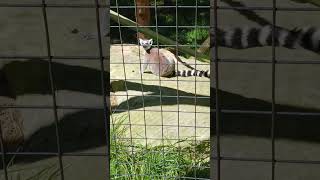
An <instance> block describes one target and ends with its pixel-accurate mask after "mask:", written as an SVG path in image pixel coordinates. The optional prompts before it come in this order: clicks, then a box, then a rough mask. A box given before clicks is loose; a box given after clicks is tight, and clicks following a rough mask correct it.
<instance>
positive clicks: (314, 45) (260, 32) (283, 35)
mask: <svg viewBox="0 0 320 180" xmlns="http://www.w3.org/2000/svg"><path fill="white" fill-rule="evenodd" d="M272 32H273V31H272V26H270V25H267V26H263V27H246V26H244V27H235V28H225V29H221V28H219V29H218V31H217V37H214V32H213V31H211V33H212V35H213V37H214V39H213V40H212V41H211V43H210V47H213V46H215V43H217V44H218V46H222V47H229V48H233V49H246V48H252V47H261V46H272ZM274 40H275V41H274V45H275V46H282V47H286V48H289V49H295V48H297V47H298V46H301V47H303V48H305V49H308V50H311V51H314V52H317V53H319V52H320V29H319V28H315V27H304V28H294V29H292V30H287V29H284V28H281V27H275V29H274Z"/></svg>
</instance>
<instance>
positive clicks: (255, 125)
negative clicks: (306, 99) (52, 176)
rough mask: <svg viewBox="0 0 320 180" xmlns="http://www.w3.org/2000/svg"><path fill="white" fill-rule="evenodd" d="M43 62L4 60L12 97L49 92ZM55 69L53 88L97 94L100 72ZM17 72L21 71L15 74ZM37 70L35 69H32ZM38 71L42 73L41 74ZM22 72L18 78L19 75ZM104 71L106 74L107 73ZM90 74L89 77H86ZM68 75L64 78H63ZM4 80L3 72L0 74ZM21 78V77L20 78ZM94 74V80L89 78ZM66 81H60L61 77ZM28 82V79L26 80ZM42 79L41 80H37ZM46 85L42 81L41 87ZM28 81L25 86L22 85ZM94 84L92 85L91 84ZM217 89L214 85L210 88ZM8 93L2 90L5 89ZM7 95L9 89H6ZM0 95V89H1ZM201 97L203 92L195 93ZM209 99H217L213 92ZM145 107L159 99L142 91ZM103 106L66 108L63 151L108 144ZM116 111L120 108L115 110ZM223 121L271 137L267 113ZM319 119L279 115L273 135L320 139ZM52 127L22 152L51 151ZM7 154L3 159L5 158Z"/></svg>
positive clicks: (229, 97) (233, 103)
mask: <svg viewBox="0 0 320 180" xmlns="http://www.w3.org/2000/svg"><path fill="white" fill-rule="evenodd" d="M27 66H29V67H30V68H32V69H33V70H35V71H32V73H31V71H30V72H26V71H19V69H20V70H21V68H23V67H24V69H26V67H27ZM46 67H47V61H42V60H31V61H27V62H14V63H13V64H8V65H7V66H5V67H4V69H3V71H2V73H4V74H5V76H6V78H7V79H8V81H9V85H10V89H11V90H14V91H13V92H14V95H13V96H14V97H17V96H19V95H23V94H31V93H33V94H34V93H39V94H43V93H44V94H50V90H49V89H50V88H49V87H50V85H49V84H48V81H47V79H46V78H48V73H47V72H48V71H47V70H48V69H47V68H46ZM54 68H55V71H56V72H59V73H58V75H59V76H60V77H58V78H61V82H60V83H57V89H68V90H72V91H74V92H75V93H76V92H83V93H89V94H101V91H99V90H97V89H99V88H97V87H96V88H94V86H96V85H97V84H100V82H101V81H100V79H98V78H97V77H99V76H97V75H100V71H98V70H95V69H91V68H86V67H80V66H69V65H65V64H58V63H56V64H54ZM15 72H19V74H17V73H15ZM33 73H35V74H33ZM39 73H40V74H41V76H39ZM17 75H19V76H22V77H23V78H21V77H18V76H17ZM106 75H107V73H106ZM90 76H91V77H92V78H88V77H90ZM66 77H68V78H66ZM69 77H73V78H78V79H80V80H81V81H72V79H71V80H70V81H68V80H69ZM2 79H3V77H2ZM20 79H23V80H24V81H22V80H20ZM93 79H96V82H92V80H93ZM62 80H64V81H62ZM28 82H32V83H28ZM37 82H38V83H40V84H37ZM113 83H116V84H117V85H116V84H112V90H113V91H115V92H116V91H126V90H127V89H126V88H125V87H124V86H123V84H124V81H117V82H113ZM126 83H127V88H128V90H136V91H141V86H142V85H141V84H139V83H134V82H129V81H127V82H126ZM43 84H46V86H39V85H43ZM25 85H28V86H27V87H24V86H25ZM30 85H34V86H38V87H37V88H32V87H30ZM90 85H92V86H90ZM143 88H144V91H148V92H151V94H158V92H159V87H158V86H153V85H143ZM162 91H163V92H165V93H166V94H168V95H170V94H172V95H174V94H176V93H177V90H176V89H173V88H168V87H163V88H162ZM214 91H215V89H212V92H214ZM5 92H6V91H5ZM178 93H179V95H181V96H194V94H193V93H189V92H185V91H181V90H179V91H178ZM219 93H220V94H221V99H220V100H221V102H223V103H222V107H221V108H222V109H225V108H228V109H234V110H239V109H241V110H257V111H258V110H261V111H269V110H270V107H271V104H270V103H269V102H266V101H262V100H259V99H250V98H245V97H243V96H240V95H237V94H233V93H229V92H225V91H219ZM6 94H7V93H6ZM2 95H3V94H2ZM198 97H204V96H198ZM212 99H215V97H214V94H213V97H212ZM141 100H142V97H139V96H136V97H133V98H130V99H129V100H128V103H129V106H130V110H133V109H138V108H141V107H142V104H141V103H137V102H139V101H140V102H141ZM144 100H145V103H144V106H146V107H148V106H158V105H159V103H160V101H158V100H155V99H154V97H150V96H145V97H144ZM176 103H177V101H176V98H171V99H163V101H162V104H163V105H175V104H176ZM179 103H180V104H190V105H193V104H194V99H184V100H180V101H179ZM197 105H199V106H207V107H209V106H210V100H209V99H201V98H200V99H199V100H198V102H197ZM126 107H127V102H122V103H121V104H119V106H118V108H120V109H121V108H123V109H126ZM277 110H278V111H288V112H290V111H298V112H308V111H313V112H314V111H315V110H312V109H303V108H297V107H293V106H283V105H277ZM103 113H104V111H103V109H87V110H79V111H78V112H74V113H70V114H68V115H65V116H64V117H62V118H61V121H60V133H61V138H62V141H61V147H62V150H63V152H75V151H81V150H87V149H92V148H96V147H102V146H105V145H106V136H105V129H104V127H105V125H104V120H103ZM115 113H118V112H115ZM221 118H222V121H221V122H222V123H221V128H222V133H223V134H235V135H240V136H242V135H243V136H254V137H265V138H269V137H270V127H271V114H268V113H266V114H252V113H251V114H249V113H239V112H238V113H235V112H223V113H222V114H221ZM318 127H320V121H319V118H318V116H310V115H300V116H296V115H290V114H288V115H279V116H277V121H276V136H277V138H288V139H294V140H301V141H314V142H318V141H320V131H319V128H318ZM50 132H55V126H54V124H50V125H47V126H46V127H43V128H41V129H39V130H38V131H37V132H36V133H35V134H33V135H32V136H31V138H30V139H27V140H25V142H24V145H23V151H25V152H28V151H33V152H52V151H54V152H55V151H56V149H57V144H56V143H57V142H56V136H55V134H54V133H50ZM8 151H9V152H12V151H15V149H8ZM44 158H46V156H32V158H28V157H27V156H26V157H25V158H23V159H18V160H17V161H16V162H17V163H18V162H32V161H36V160H40V159H44ZM9 159H10V158H7V160H9Z"/></svg>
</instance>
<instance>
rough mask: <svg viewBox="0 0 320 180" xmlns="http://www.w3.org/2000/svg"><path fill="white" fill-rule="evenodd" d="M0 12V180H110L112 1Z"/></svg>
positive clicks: (10, 5) (17, 5)
mask: <svg viewBox="0 0 320 180" xmlns="http://www.w3.org/2000/svg"><path fill="white" fill-rule="evenodd" d="M0 9H1V20H0V21H1V26H2V27H3V29H2V30H1V32H2V33H1V34H2V36H1V39H2V40H1V41H2V42H1V60H0V68H1V69H0V79H1V82H0V83H1V87H0V92H1V96H0V98H1V100H0V120H1V138H0V140H1V154H2V156H1V160H2V161H1V162H2V164H1V169H2V170H1V175H0V179H4V180H8V179H107V178H108V176H107V174H109V173H108V172H109V167H108V166H109V165H108V162H109V161H107V159H108V156H109V153H108V149H109V147H108V145H109V137H108V136H109V135H108V134H109V113H108V108H107V107H108V106H107V102H108V101H109V98H108V96H107V94H109V83H106V82H109V75H108V72H109V65H108V64H109V63H108V60H109V57H108V56H109V53H108V52H109V45H108V44H109V43H108V39H109V31H108V30H109V29H108V27H107V23H108V19H109V18H108V13H107V12H108V9H109V2H108V3H107V2H103V1H98V0H97V1H90V2H89V1H78V2H77V4H76V2H73V3H70V2H68V1H55V0H54V1H51V0H48V1H45V0H43V1H28V2H25V3H21V2H19V1H1V3H0ZM88 172H89V173H88ZM90 172H91V173H90Z"/></svg>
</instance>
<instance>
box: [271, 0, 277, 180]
mask: <svg viewBox="0 0 320 180" xmlns="http://www.w3.org/2000/svg"><path fill="white" fill-rule="evenodd" d="M276 10H277V9H276V0H272V85H271V88H272V94H271V96H272V117H271V148H272V149H271V161H272V162H271V168H272V169H271V179H272V180H274V179H275V162H276V161H275V121H276V109H275V108H276V103H275V76H276V75H275V74H276V72H275V68H276V54H275V52H276V49H275V28H276Z"/></svg>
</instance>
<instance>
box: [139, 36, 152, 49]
mask: <svg viewBox="0 0 320 180" xmlns="http://www.w3.org/2000/svg"><path fill="white" fill-rule="evenodd" d="M139 43H140V45H141V46H142V47H143V48H144V49H145V50H148V49H150V48H151V46H152V43H153V40H152V39H149V40H147V39H140V38H139Z"/></svg>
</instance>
